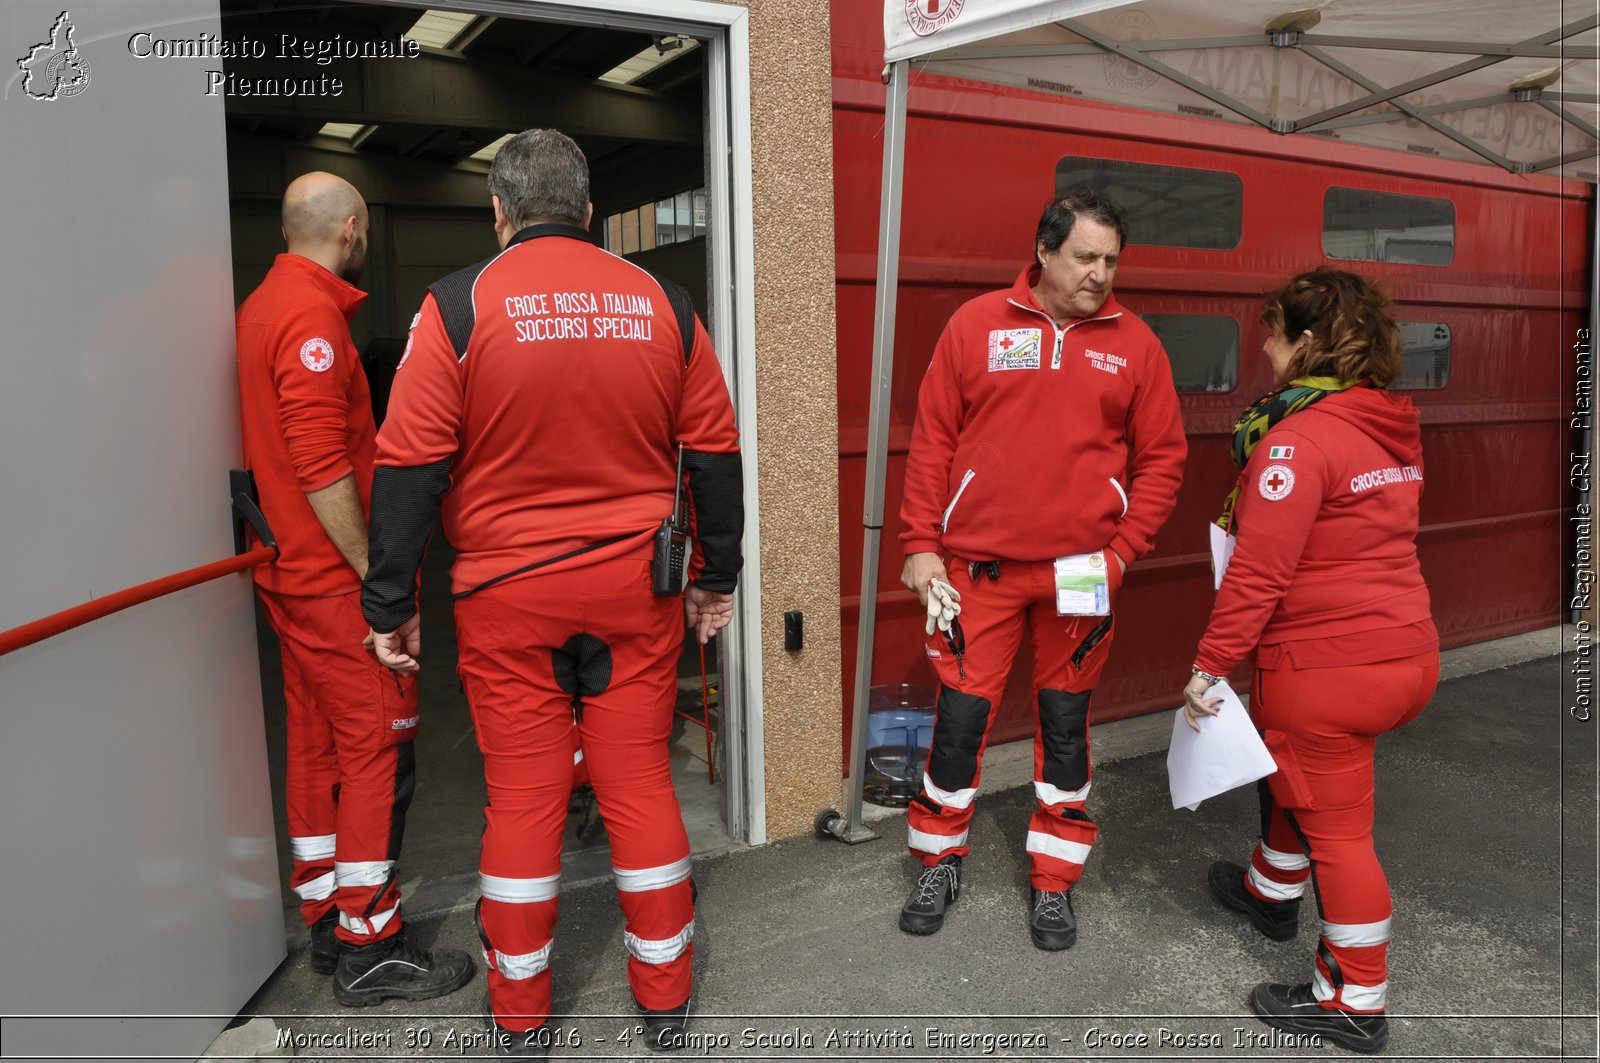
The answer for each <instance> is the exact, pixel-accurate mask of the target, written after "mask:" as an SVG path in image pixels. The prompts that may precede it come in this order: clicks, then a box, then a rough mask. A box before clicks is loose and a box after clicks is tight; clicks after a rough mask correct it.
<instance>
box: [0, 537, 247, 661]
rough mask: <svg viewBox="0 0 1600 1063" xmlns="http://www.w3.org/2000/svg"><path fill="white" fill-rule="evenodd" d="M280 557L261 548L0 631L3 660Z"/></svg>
mask: <svg viewBox="0 0 1600 1063" xmlns="http://www.w3.org/2000/svg"><path fill="white" fill-rule="evenodd" d="M277 556H278V551H277V549H276V548H274V547H271V546H260V547H257V548H256V549H254V550H251V551H249V552H247V553H243V554H239V555H238V556H237V557H229V558H225V559H224V560H221V561H213V562H212V563H211V564H209V565H201V566H200V567H199V568H191V569H187V570H185V571H183V572H175V573H173V574H172V575H170V576H163V577H162V578H160V579H156V580H151V581H150V582H149V583H141V584H139V585H138V586H137V587H129V588H128V589H127V590H123V591H117V592H116V593H115V594H108V595H106V596H105V597H104V598H96V599H94V600H93V601H89V602H84V603H83V604H82V605H75V606H73V607H72V608H71V609H63V610H62V611H61V612H59V613H52V614H51V615H49V616H47V617H44V618H42V619H39V620H35V621H33V622H32V623H29V624H23V625H22V626H21V627H14V628H12V629H11V630H10V631H0V657H3V656H5V655H6V654H8V653H10V652H11V651H12V650H20V649H22V647H24V646H32V645H33V644H34V643H35V642H42V641H43V640H45V639H47V638H50V637H51V636H52V635H59V634H61V633H62V632H63V631H70V630H71V629H73V628H75V627H82V626H83V625H84V624H88V623H91V622H92V621H95V620H99V619H100V618H101V617H104V616H109V615H111V614H112V613H115V612H118V611H120V610H123V609H131V608H132V607H133V606H135V605H140V604H142V603H144V602H148V601H150V600H151V599H152V598H159V597H161V596H162V595H164V594H174V593H176V592H177V591H181V590H184V589H186V588H188V587H193V586H195V585H196V584H199V583H205V582H207V581H209V580H214V579H217V578H218V577H220V576H226V575H228V574H230V573H233V572H243V571H244V570H245V569H247V568H254V567H255V566H256V565H259V564H261V563H263V562H266V561H271V560H273V559H274V558H276V557H277Z"/></svg>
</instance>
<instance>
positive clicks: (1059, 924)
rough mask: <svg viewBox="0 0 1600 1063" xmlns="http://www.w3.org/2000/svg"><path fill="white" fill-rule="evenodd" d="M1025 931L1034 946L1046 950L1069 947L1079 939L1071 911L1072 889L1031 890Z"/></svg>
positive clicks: (1076, 918) (1075, 919) (1058, 949)
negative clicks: (1031, 895) (1026, 929)
mask: <svg viewBox="0 0 1600 1063" xmlns="http://www.w3.org/2000/svg"><path fill="white" fill-rule="evenodd" d="M1028 935H1029V936H1030V937H1032V938H1033V944H1034V947H1035V948H1041V949H1044V950H1045V951H1046V952H1059V951H1061V950H1062V949H1070V948H1071V947H1072V946H1073V945H1076V944H1077V943H1078V917H1077V916H1076V915H1074V914H1073V911H1072V891H1071V890H1034V891H1033V901H1032V904H1031V905H1030V906H1029V910H1028Z"/></svg>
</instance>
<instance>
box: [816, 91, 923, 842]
mask: <svg viewBox="0 0 1600 1063" xmlns="http://www.w3.org/2000/svg"><path fill="white" fill-rule="evenodd" d="M907 75H908V69H907V64H906V62H905V61H904V60H901V61H900V62H897V63H891V64H890V65H889V86H888V96H887V98H886V99H885V101H884V128H883V203H882V207H881V209H880V210H879V218H878V280H877V294H876V297H875V300H874V306H873V320H874V327H873V333H872V399H871V412H870V413H869V415H868V418H867V486H866V498H865V501H864V503H863V505H864V515H863V518H862V536H861V605H860V608H859V611H858V614H857V615H858V621H857V624H856V631H857V634H856V684H855V703H854V708H853V710H852V713H851V725H850V783H849V787H848V789H847V791H846V801H847V807H846V810H845V814H846V816H847V817H848V820H849V822H848V823H840V824H838V825H837V826H836V827H834V828H832V829H830V830H829V833H831V834H833V835H834V836H835V837H837V838H838V839H839V840H840V841H845V842H851V843H855V842H864V841H869V840H871V839H873V838H876V837H877V834H875V833H873V831H871V830H870V829H868V828H867V827H865V826H863V825H862V823H861V802H862V786H863V784H864V783H865V780H866V774H867V709H868V705H869V702H870V701H871V698H872V650H873V636H874V634H875V633H876V631H875V629H876V626H877V619H878V556H879V553H880V552H881V542H880V540H881V539H882V537H883V491H884V486H883V485H884V477H885V474H886V470H887V466H888V462H889V384H890V382H891V381H892V380H893V379H894V315H895V302H896V297H897V296H898V294H899V285H900V201H901V196H900V192H901V187H902V185H903V184H904V178H905V155H906V88H907V83H908V81H909V78H908V76H907Z"/></svg>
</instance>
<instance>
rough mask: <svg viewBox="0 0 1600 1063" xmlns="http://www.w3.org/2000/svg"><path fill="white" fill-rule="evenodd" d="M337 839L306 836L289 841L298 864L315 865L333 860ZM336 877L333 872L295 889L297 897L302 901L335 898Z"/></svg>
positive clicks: (329, 835)
mask: <svg viewBox="0 0 1600 1063" xmlns="http://www.w3.org/2000/svg"><path fill="white" fill-rule="evenodd" d="M337 840H338V839H337V837H336V836H335V835H332V834H306V835H301V836H300V837H298V838H290V839H289V852H290V854H291V855H293V857H294V862H295V863H297V864H314V863H317V862H319V861H322V860H332V859H333V852H334V847H335V843H336V842H337ZM335 885H336V883H335V876H334V873H333V872H332V871H329V872H327V873H326V874H323V875H318V876H317V877H316V878H314V879H311V880H310V881H308V882H302V883H300V885H298V886H296V887H294V892H295V896H297V897H299V898H300V899H301V900H302V901H321V900H326V899H327V898H329V897H332V896H333V891H334V887H335Z"/></svg>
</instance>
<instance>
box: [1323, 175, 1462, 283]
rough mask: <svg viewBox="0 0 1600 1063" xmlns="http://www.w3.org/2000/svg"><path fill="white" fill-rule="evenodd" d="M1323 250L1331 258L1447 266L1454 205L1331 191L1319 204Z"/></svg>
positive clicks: (1451, 248)
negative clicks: (1320, 207) (1320, 205)
mask: <svg viewBox="0 0 1600 1063" xmlns="http://www.w3.org/2000/svg"><path fill="white" fill-rule="evenodd" d="M1322 251H1323V253H1324V254H1326V255H1327V256H1328V257H1329V258H1348V259H1358V260H1360V261H1363V262H1406V263H1410V264H1412V265H1421V266H1448V265H1449V264H1450V261H1451V259H1453V258H1455V253H1456V208H1455V204H1454V203H1451V202H1450V201H1449V200H1448V199H1429V198H1426V197H1423V196H1402V195H1397V194H1395V193H1393V192H1373V191H1370V190H1368V189H1365V188H1330V189H1328V194H1327V196H1326V197H1325V198H1324V199H1323V201H1322Z"/></svg>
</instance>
